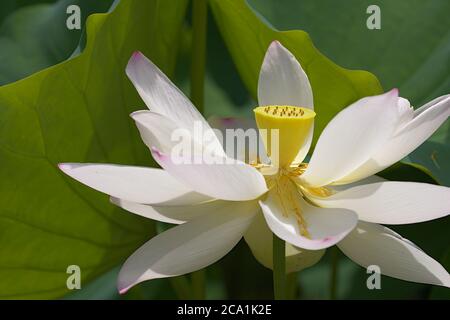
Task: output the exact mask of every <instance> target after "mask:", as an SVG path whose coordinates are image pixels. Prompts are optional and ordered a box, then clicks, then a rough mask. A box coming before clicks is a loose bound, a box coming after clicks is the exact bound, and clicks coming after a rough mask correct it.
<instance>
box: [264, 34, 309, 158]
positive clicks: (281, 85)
mask: <svg viewBox="0 0 450 320" xmlns="http://www.w3.org/2000/svg"><path fill="white" fill-rule="evenodd" d="M313 101H314V99H313V92H312V89H311V84H310V83H309V80H308V76H307V75H306V73H305V71H303V69H302V66H301V65H300V63H299V62H298V61H297V59H296V58H295V57H294V55H293V54H292V53H291V52H289V50H287V49H286V48H285V47H283V45H282V44H281V43H280V42H278V41H273V42H272V43H271V44H270V46H269V48H268V49H267V52H266V55H265V57H264V61H263V64H262V66H261V71H260V73H259V80H258V103H259V105H260V106H268V105H288V106H298V107H304V108H310V109H314V103H313ZM313 131H314V129H313V128H311V131H310V134H309V136H308V138H307V139H306V141H305V144H304V145H303V146H302V148H301V149H300V151H299V153H298V155H297V157H296V159H295V162H302V161H303V159H304V158H305V157H306V154H307V153H308V151H309V148H310V146H311V141H312V136H313Z"/></svg>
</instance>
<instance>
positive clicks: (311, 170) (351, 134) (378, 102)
mask: <svg viewBox="0 0 450 320" xmlns="http://www.w3.org/2000/svg"><path fill="white" fill-rule="evenodd" d="M397 101H398V90H396V89H394V90H391V91H390V92H388V93H385V94H382V95H379V96H373V97H367V98H363V99H360V100H358V101H357V102H355V103H353V104H352V105H350V106H349V107H347V108H345V109H344V110H342V111H341V112H339V113H338V114H337V115H336V116H335V117H334V118H333V120H331V121H330V123H329V124H328V125H327V126H326V128H325V129H324V130H323V132H322V134H321V136H320V138H319V140H318V142H317V145H316V148H315V150H314V153H313V155H312V157H311V161H310V162H309V165H308V168H307V170H306V172H305V173H304V174H303V175H302V176H301V179H302V180H303V182H304V183H305V184H308V185H310V186H314V187H320V186H323V185H327V184H330V183H333V182H334V181H337V180H338V179H340V178H342V177H344V176H346V175H347V174H349V173H350V172H352V171H353V170H355V168H358V167H359V166H360V165H361V164H362V163H364V162H365V161H367V159H369V158H370V156H372V154H373V153H374V152H375V151H376V150H378V149H379V148H380V146H381V145H382V144H383V143H385V142H386V141H387V139H388V138H389V137H390V136H391V135H392V133H393V131H394V130H395V129H396V126H397V124H398V121H399V114H398V113H399V110H398V106H397Z"/></svg>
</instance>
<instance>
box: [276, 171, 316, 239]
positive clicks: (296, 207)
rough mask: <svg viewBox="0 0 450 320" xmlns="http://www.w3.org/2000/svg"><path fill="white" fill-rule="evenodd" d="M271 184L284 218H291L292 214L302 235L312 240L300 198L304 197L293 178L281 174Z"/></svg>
mask: <svg viewBox="0 0 450 320" xmlns="http://www.w3.org/2000/svg"><path fill="white" fill-rule="evenodd" d="M269 179H270V178H269ZM271 184H272V186H273V188H274V191H275V193H276V195H277V198H278V201H279V204H280V207H281V210H282V214H283V217H289V215H291V214H292V215H293V216H294V217H295V220H296V222H297V225H298V230H299V232H300V234H301V235H302V236H304V237H306V238H311V235H310V234H309V232H308V226H307V223H306V220H305V219H304V217H303V214H302V208H301V204H300V201H299V197H301V196H302V195H301V193H300V192H299V189H298V188H297V186H296V185H295V183H294V182H293V181H292V180H291V177H290V176H289V175H287V174H285V173H280V174H278V175H276V176H275V177H273V178H272V181H271Z"/></svg>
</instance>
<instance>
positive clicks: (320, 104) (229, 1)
mask: <svg viewBox="0 0 450 320" xmlns="http://www.w3.org/2000/svg"><path fill="white" fill-rule="evenodd" d="M210 5H211V8H212V11H213V14H214V17H215V19H216V22H217V24H218V26H219V29H220V31H221V34H222V36H223V38H224V40H225V42H226V44H227V47H228V50H229V51H230V53H231V56H232V57H233V60H234V62H235V64H236V67H237V69H238V71H239V74H240V75H241V78H242V80H243V82H244V83H245V85H246V86H247V88H248V89H249V90H250V92H252V94H253V96H254V97H255V96H256V89H257V80H258V75H259V70H260V68H261V64H262V61H263V57H264V54H265V52H266V50H267V48H268V46H269V44H270V43H271V41H273V40H275V39H276V40H279V41H280V42H281V43H282V44H283V45H284V46H285V47H287V48H288V49H289V50H290V51H291V52H292V53H293V54H294V55H295V56H296V58H297V59H298V60H299V62H300V63H301V64H302V67H303V69H305V72H306V73H307V74H308V77H309V80H310V82H311V85H312V89H313V93H314V107H315V110H316V113H317V117H316V119H315V127H316V129H315V133H316V134H315V138H316V139H317V137H318V134H317V133H319V132H321V131H322V130H323V128H324V127H325V125H326V124H327V123H328V122H329V121H330V120H331V118H332V117H333V116H334V115H335V114H336V113H338V112H339V111H340V110H342V109H343V108H344V107H346V106H348V105H349V104H350V103H352V102H354V101H356V100H358V99H359V98H361V97H364V96H368V95H374V94H378V93H380V92H381V91H382V89H381V86H380V84H379V83H378V80H377V79H376V77H375V76H373V75H372V74H370V73H368V72H365V71H353V70H346V69H343V68H341V67H339V66H338V65H336V64H334V63H333V62H332V61H330V60H329V59H327V58H326V57H325V56H324V55H322V54H321V53H320V52H319V51H318V50H317V49H316V48H315V47H314V45H313V43H312V41H311V39H310V38H309V36H308V34H306V33H305V32H304V31H301V30H294V31H287V32H280V31H277V30H275V29H273V28H271V27H269V26H268V25H267V24H265V23H264V22H262V21H261V20H260V19H259V18H258V16H257V15H256V14H255V13H254V12H253V11H252V9H251V8H250V7H249V6H248V5H247V4H246V2H245V1H244V0H211V1H210Z"/></svg>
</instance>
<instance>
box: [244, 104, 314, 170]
mask: <svg viewBox="0 0 450 320" xmlns="http://www.w3.org/2000/svg"><path fill="white" fill-rule="evenodd" d="M253 111H254V113H255V119H256V124H257V125H258V129H259V130H260V134H261V138H262V140H263V142H264V145H265V147H266V150H267V153H268V155H269V157H270V159H271V161H272V164H273V165H275V166H278V167H282V168H286V167H288V166H289V165H290V164H291V163H292V161H294V159H295V157H296V156H297V154H298V152H299V151H300V149H301V147H302V146H303V144H304V143H305V141H306V138H307V137H308V134H309V132H310V129H311V127H312V125H313V121H314V117H315V116H316V114H315V112H314V111H312V110H311V109H308V108H301V107H294V106H261V107H257V108H255V109H254V110H253Z"/></svg>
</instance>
